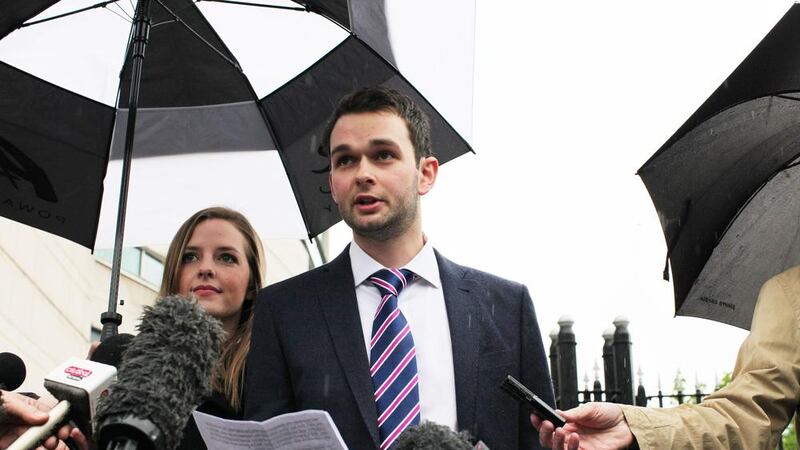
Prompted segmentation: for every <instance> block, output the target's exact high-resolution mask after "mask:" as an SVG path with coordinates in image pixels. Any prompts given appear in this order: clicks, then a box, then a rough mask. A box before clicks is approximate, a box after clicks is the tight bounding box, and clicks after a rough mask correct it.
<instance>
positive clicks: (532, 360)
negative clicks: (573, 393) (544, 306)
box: [519, 286, 555, 449]
mask: <svg viewBox="0 0 800 450" xmlns="http://www.w3.org/2000/svg"><path fill="white" fill-rule="evenodd" d="M520 308H521V311H520V317H521V318H522V323H521V327H520V334H521V336H520V342H521V343H522V345H521V346H520V351H521V353H522V354H521V355H520V362H521V363H520V375H521V376H522V379H521V380H520V381H521V382H522V384H524V385H525V386H528V387H529V388H530V389H531V390H532V391H534V393H536V395H537V396H539V397H540V398H541V399H542V400H544V401H545V402H547V404H549V405H550V406H552V407H553V408H555V397H554V395H553V383H552V381H551V380H550V371H549V369H548V366H547V355H546V354H545V351H544V345H543V344H542V334H541V333H540V332H539V322H538V321H537V320H536V313H535V311H534V308H533V300H531V296H530V294H529V293H528V288H527V287H524V286H523V287H522V299H521V302H520ZM519 422H520V423H519V433H520V436H519V442H520V448H525V449H536V448H540V446H539V435H538V433H537V432H536V430H535V429H534V428H533V426H532V425H531V420H530V413H529V412H528V410H527V408H520V418H519Z"/></svg>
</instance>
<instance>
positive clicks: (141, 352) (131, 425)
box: [95, 296, 224, 450]
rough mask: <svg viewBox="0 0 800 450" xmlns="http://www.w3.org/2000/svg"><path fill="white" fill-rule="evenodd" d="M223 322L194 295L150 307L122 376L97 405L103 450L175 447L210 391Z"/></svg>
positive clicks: (165, 300)
mask: <svg viewBox="0 0 800 450" xmlns="http://www.w3.org/2000/svg"><path fill="white" fill-rule="evenodd" d="M223 338H224V332H223V331H222V327H221V325H220V323H219V321H217V320H216V319H214V318H212V317H211V316H209V315H208V313H206V312H205V311H204V310H203V309H202V308H201V307H200V306H199V305H197V303H196V301H195V300H193V299H189V298H185V297H179V296H171V297H166V298H162V299H160V300H158V301H156V303H155V304H154V305H153V306H152V307H145V309H144V313H143V315H142V320H141V323H140V324H139V334H138V335H137V336H136V337H134V338H133V339H132V340H131V343H130V347H128V349H127V350H126V351H125V353H124V358H123V361H122V365H121V366H120V368H119V374H118V381H117V383H116V384H114V385H112V386H111V388H110V389H109V394H108V396H106V397H104V398H102V399H101V400H100V402H99V403H98V405H97V412H96V415H95V423H96V424H97V430H96V433H95V434H96V437H97V444H98V448H99V449H100V450H118V449H126V450H133V449H148V450H171V449H174V448H175V447H176V446H177V445H178V444H179V443H180V439H181V437H182V432H183V429H184V427H185V426H186V422H187V421H188V420H189V414H190V413H191V411H192V410H193V409H194V408H195V407H197V405H199V404H200V403H201V402H202V401H203V399H204V398H206V397H207V396H208V395H210V393H211V383H210V378H211V371H212V369H213V368H214V366H215V364H216V363H217V360H218V359H219V354H220V347H221V343H222V340H223Z"/></svg>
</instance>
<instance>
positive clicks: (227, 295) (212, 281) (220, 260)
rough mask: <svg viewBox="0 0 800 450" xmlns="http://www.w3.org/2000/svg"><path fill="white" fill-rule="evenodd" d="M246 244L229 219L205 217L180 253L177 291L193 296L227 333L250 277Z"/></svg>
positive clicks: (237, 316) (240, 306)
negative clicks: (181, 253) (220, 323)
mask: <svg viewBox="0 0 800 450" xmlns="http://www.w3.org/2000/svg"><path fill="white" fill-rule="evenodd" d="M246 245H247V244H246V243H245V239H244V236H243V235H242V233H240V232H239V230H237V229H236V227H235V226H233V225H232V224H231V223H230V222H228V221H226V220H222V219H208V220H205V221H203V222H201V223H200V224H199V225H197V226H196V227H195V229H194V232H193V233H192V236H191V237H190V238H189V242H188V243H187V244H186V250H185V251H184V253H183V255H182V257H181V267H180V269H179V272H178V290H179V293H180V294H181V295H187V296H188V295H191V296H193V297H195V298H196V299H197V301H198V302H199V304H200V306H202V307H203V309H205V310H206V311H208V313H209V314H211V315H212V316H213V317H215V318H217V319H219V320H220V321H222V325H223V328H224V329H225V330H226V331H228V333H230V332H232V331H233V330H235V329H236V326H237V324H238V323H239V316H240V314H241V311H242V303H244V296H245V294H246V293H247V285H248V281H249V280H250V267H249V266H248V264H247V256H246V253H245V246H246Z"/></svg>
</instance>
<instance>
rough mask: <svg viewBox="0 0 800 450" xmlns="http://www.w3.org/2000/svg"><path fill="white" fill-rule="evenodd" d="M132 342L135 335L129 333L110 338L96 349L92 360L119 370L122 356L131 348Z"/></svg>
mask: <svg viewBox="0 0 800 450" xmlns="http://www.w3.org/2000/svg"><path fill="white" fill-rule="evenodd" d="M132 340H133V335H132V334H128V333H122V334H115V335H113V336H109V337H107V338H106V339H105V340H104V341H102V342H100V345H98V346H97V348H96V349H94V353H92V357H91V360H92V361H94V362H99V363H101V364H107V365H109V366H114V367H116V368H118V369H119V366H120V365H121V364H122V354H123V353H124V352H125V350H127V349H128V347H130V345H131V341H132Z"/></svg>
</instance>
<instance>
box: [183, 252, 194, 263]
mask: <svg viewBox="0 0 800 450" xmlns="http://www.w3.org/2000/svg"><path fill="white" fill-rule="evenodd" d="M192 261H197V254H196V253H184V254H183V256H182V257H181V262H182V263H183V264H186V263H190V262H192Z"/></svg>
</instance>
